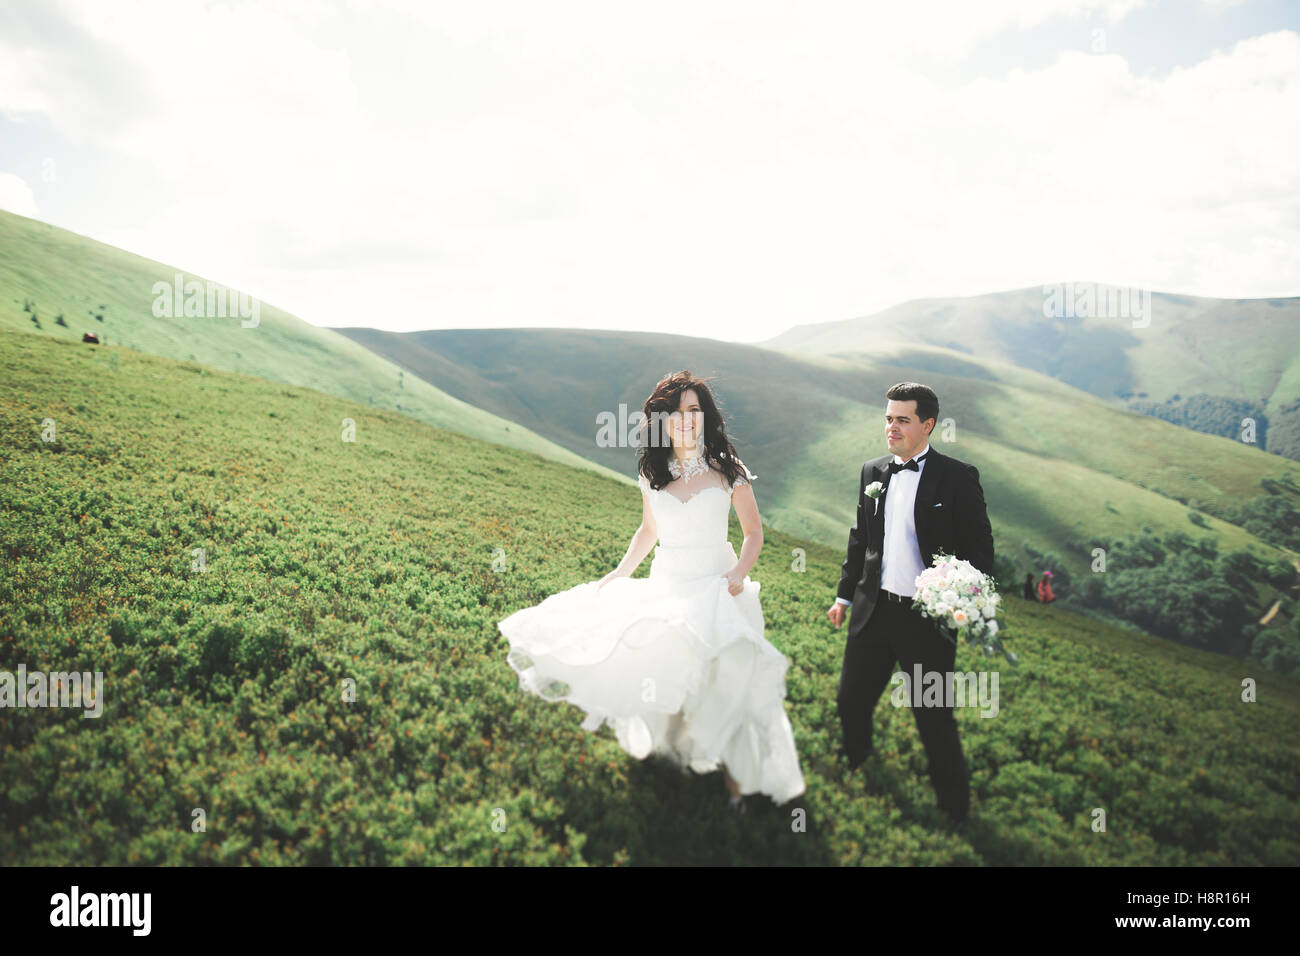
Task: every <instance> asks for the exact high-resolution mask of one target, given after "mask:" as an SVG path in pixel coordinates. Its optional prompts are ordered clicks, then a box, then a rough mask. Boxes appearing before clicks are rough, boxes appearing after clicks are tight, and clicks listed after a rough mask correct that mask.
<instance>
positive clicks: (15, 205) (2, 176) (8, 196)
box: [0, 173, 40, 219]
mask: <svg viewBox="0 0 1300 956" xmlns="http://www.w3.org/2000/svg"><path fill="white" fill-rule="evenodd" d="M0 209H6V210H8V211H9V212H15V213H17V214H18V215H20V216H26V217H27V218H29V219H35V218H37V217H38V216H39V215H40V211H39V210H38V209H37V208H36V197H35V196H34V195H32V190H31V187H30V186H28V185H27V183H25V182H23V180H22V179H21V178H20V177H18V176H15V175H14V174H13V173H0Z"/></svg>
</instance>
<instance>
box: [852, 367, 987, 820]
mask: <svg viewBox="0 0 1300 956" xmlns="http://www.w3.org/2000/svg"><path fill="white" fill-rule="evenodd" d="M885 397H886V398H887V399H888V400H889V403H888V405H886V407H885V438H886V440H887V441H888V442H889V448H890V451H891V452H892V454H889V455H885V456H882V457H880V458H873V459H872V460H871V461H869V462H867V463H866V464H865V465H863V466H862V478H861V481H859V483H858V518H857V522H856V523H855V524H854V525H853V528H852V529H851V530H850V531H849V547H848V554H847V555H846V556H845V558H844V565H843V571H842V573H841V575H840V585H839V588H838V589H837V592H836V593H837V595H838V596H837V597H836V598H835V603H834V604H833V605H832V606H831V608H830V610H829V611H828V612H827V616H828V617H829V618H830V619H831V622H832V623H833V624H834V625H835V626H836V627H839V626H840V625H841V624H843V623H844V611H845V608H846V607H847V608H849V609H850V611H851V613H850V620H849V632H848V634H849V636H848V640H847V642H846V644H845V647H844V663H843V666H842V668H841V670H840V688H839V695H838V699H837V703H838V706H839V714H840V727H841V729H842V731H843V734H844V746H843V753H844V754H845V756H846V757H847V758H848V762H849V766H850V767H851V768H856V767H857V766H858V765H859V764H860V763H862V761H863V760H865V759H866V758H867V757H869V756H871V755H872V754H873V753H874V752H875V749H874V747H873V745H872V739H871V717H872V713H873V711H874V710H875V707H876V701H877V700H878V699H879V698H880V694H881V692H882V691H884V689H885V687H886V685H887V684H888V683H889V682H890V678H891V676H892V673H893V671H894V662H895V661H898V663H899V664H900V665H901V669H902V671H903V673H905V674H907V675H908V677H909V679H910V678H911V675H912V674H913V673H914V667H915V665H916V664H918V663H919V664H920V665H921V669H922V672H923V673H925V672H930V671H935V672H938V673H939V674H941V675H946V674H948V673H951V672H952V670H953V666H954V664H955V663H956V656H957V649H956V647H955V646H954V644H953V643H952V641H950V640H949V639H948V638H947V637H946V636H944V635H943V634H941V633H940V632H939V630H938V627H937V625H936V624H935V623H934V621H933V620H932V619H929V618H924V617H922V616H921V612H920V611H916V610H913V609H912V595H913V594H915V593H916V584H915V580H916V577H917V575H919V574H920V573H921V572H922V571H924V570H925V569H926V568H927V567H929V566H930V564H931V562H932V561H933V560H934V555H935V552H937V551H946V552H947V553H949V554H952V555H955V556H956V557H958V558H964V559H965V560H967V561H969V562H970V563H971V564H973V565H974V566H975V567H977V568H979V569H980V570H981V571H983V572H985V573H986V574H989V573H992V571H993V529H992V527H991V526H990V525H989V519H988V513H987V511H986V510H985V507H984V492H983V491H982V490H981V488H980V483H979V471H978V470H976V468H975V466H974V465H968V464H967V463H966V462H964V461H958V460H957V459H956V458H949V457H948V456H947V455H943V454H940V453H939V452H938V451H936V450H935V449H934V448H933V447H931V445H930V432H931V430H933V428H934V425H935V422H936V421H937V420H938V417H939V399H938V396H936V395H935V393H934V391H933V390H932V389H930V388H928V387H927V386H925V385H919V384H917V383H915V382H900V383H899V384H897V385H895V386H893V387H892V388H890V389H889V390H888V391H887V392H886V393H885ZM873 481H879V482H880V483H881V484H882V485H883V486H884V488H885V490H884V491H883V492H882V493H881V494H880V496H879V497H878V498H875V499H873V498H871V497H870V496H868V495H867V494H866V493H865V489H866V488H867V486H869V485H870V484H871V483H872V482H873ZM944 705H945V706H933V705H930V706H917V707H914V708H913V710H912V713H913V715H914V716H915V717H916V728H917V730H918V731H919V732H920V734H921V742H922V743H923V744H924V745H925V752H926V755H927V756H928V757H929V761H930V782H931V783H932V784H933V785H934V790H935V794H936V795H937V797H938V803H939V807H940V809H942V810H943V811H944V812H945V813H947V815H948V816H949V818H950V819H951V820H952V821H953V822H955V823H960V822H961V821H963V820H965V819H966V815H967V812H968V811H969V809H970V776H969V773H968V772H967V769H966V759H965V757H964V756H963V755H962V751H961V741H960V740H959V739H958V738H957V722H956V720H955V719H954V718H953V712H952V706H951V702H950V701H946V700H945V701H944Z"/></svg>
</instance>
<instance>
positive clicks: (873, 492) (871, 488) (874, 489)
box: [863, 481, 885, 514]
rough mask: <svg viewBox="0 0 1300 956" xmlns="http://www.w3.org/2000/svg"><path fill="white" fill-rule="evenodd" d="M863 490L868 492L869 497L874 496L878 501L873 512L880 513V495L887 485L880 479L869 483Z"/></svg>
mask: <svg viewBox="0 0 1300 956" xmlns="http://www.w3.org/2000/svg"><path fill="white" fill-rule="evenodd" d="M863 491H865V492H866V494H867V497H868V498H874V499H875V501H876V508H875V510H874V511H873V512H872V514H879V513H880V496H881V495H883V494H884V493H885V486H884V485H882V484H881V483H880V482H878V481H873V482H872V483H871V484H869V485H867V487H866V488H864V489H863Z"/></svg>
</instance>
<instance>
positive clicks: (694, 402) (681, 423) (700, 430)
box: [668, 388, 704, 448]
mask: <svg viewBox="0 0 1300 956" xmlns="http://www.w3.org/2000/svg"><path fill="white" fill-rule="evenodd" d="M703 434H704V410H703V409H702V408H700V396H699V395H697V394H695V389H693V388H688V389H685V390H684V391H683V392H682V394H681V400H680V402H679V403H678V406H677V411H675V412H673V413H672V414H670V415H669V416H668V436H669V437H670V438H671V439H672V441H673V445H674V446H675V447H679V448H694V447H695V443H696V440H697V439H698V438H699V437H700V436H701V435H703Z"/></svg>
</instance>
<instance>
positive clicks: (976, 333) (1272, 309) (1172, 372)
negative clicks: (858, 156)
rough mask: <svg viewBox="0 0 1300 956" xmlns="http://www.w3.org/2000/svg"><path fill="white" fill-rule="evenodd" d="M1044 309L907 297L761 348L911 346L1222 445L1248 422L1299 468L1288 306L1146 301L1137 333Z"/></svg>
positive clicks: (1298, 315) (984, 300)
mask: <svg viewBox="0 0 1300 956" xmlns="http://www.w3.org/2000/svg"><path fill="white" fill-rule="evenodd" d="M1080 285H1082V284H1080ZM1086 285H1093V286H1095V284H1093V283H1087V284H1086ZM1045 299H1046V297H1045V296H1044V293H1043V287H1042V286H1035V287H1032V288H1028V289H1013V290H1010V291H1007V292H994V293H989V294H986V295H972V296H961V297H949V298H934V299H916V300H913V301H910V302H904V303H901V304H900V305H896V306H893V307H891V308H888V309H885V310H884V311H882V312H878V313H875V314H873V315H867V316H862V317H859V318H853V319H843V320H839V321H835V322H821V323H816V324H809V325H801V326H796V327H795V328H792V329H789V330H788V331H786V332H783V333H782V334H781V335H778V336H776V337H775V338H773V339H769V340H768V341H766V342H764V343H762V344H763V345H765V346H768V347H770V348H777V349H783V350H788V351H794V352H804V353H812V354H818V355H848V354H854V353H862V352H865V353H871V354H879V352H880V350H881V349H882V348H899V347H906V346H907V345H908V344H909V343H913V342H915V341H917V340H918V339H923V340H924V341H926V342H928V343H931V344H933V345H938V346H943V347H945V348H948V349H952V350H954V351H957V352H962V353H966V354H968V355H970V356H972V357H975V358H980V359H1002V360H1005V361H1008V362H1011V363H1013V364H1015V365H1017V366H1019V367H1021V368H1025V369H1029V370H1032V371H1035V372H1040V373H1042V374H1045V375H1050V376H1052V377H1054V378H1057V379H1059V380H1060V381H1062V382H1065V383H1067V384H1069V385H1073V386H1075V387H1076V388H1079V389H1081V390H1083V391H1085V392H1089V393H1090V394H1092V395H1095V396H1097V397H1099V398H1102V399H1104V400H1106V401H1109V402H1113V403H1116V404H1127V405H1128V406H1129V407H1132V408H1133V409H1134V410H1136V411H1140V412H1142V413H1143V414H1150V415H1155V416H1157V417H1160V418H1164V419H1166V420H1168V421H1173V422H1175V423H1177V424H1180V425H1184V426H1187V427H1190V428H1194V429H1197V430H1201V431H1205V432H1208V433H1211V434H1215V435H1220V436H1223V437H1229V438H1239V437H1240V432H1241V421H1242V418H1243V417H1245V416H1250V417H1253V418H1256V419H1257V421H1258V435H1257V438H1256V441H1257V442H1258V444H1259V445H1260V447H1262V448H1267V449H1268V450H1269V451H1272V452H1274V453H1276V454H1279V455H1284V456H1286V457H1288V458H1292V459H1300V361H1298V360H1300V298H1279V299H1211V298H1202V297H1198V296H1187V295H1171V294H1168V293H1163V292H1155V293H1152V294H1151V297H1150V299H1151V302H1150V311H1151V314H1150V321H1149V324H1147V325H1146V326H1145V327H1139V328H1134V326H1133V320H1132V319H1131V318H1124V317H1121V316H1120V315H1119V314H1118V313H1116V314H1115V315H1112V316H1108V315H1107V313H1106V312H1105V311H1104V309H1103V308H1102V307H1101V306H1100V305H1098V306H1096V307H1095V308H1094V309H1093V310H1087V309H1085V311H1089V315H1087V316H1077V315H1072V314H1065V315H1062V316H1060V317H1056V316H1055V315H1053V316H1051V317H1049V316H1045V315H1044V314H1043V312H1044V302H1045ZM1076 302H1077V300H1076ZM1078 304H1080V305H1081V304H1082V303H1078Z"/></svg>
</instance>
